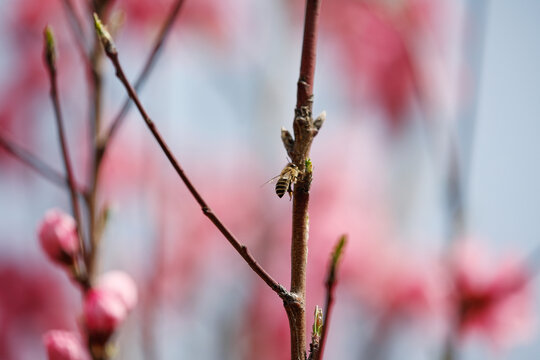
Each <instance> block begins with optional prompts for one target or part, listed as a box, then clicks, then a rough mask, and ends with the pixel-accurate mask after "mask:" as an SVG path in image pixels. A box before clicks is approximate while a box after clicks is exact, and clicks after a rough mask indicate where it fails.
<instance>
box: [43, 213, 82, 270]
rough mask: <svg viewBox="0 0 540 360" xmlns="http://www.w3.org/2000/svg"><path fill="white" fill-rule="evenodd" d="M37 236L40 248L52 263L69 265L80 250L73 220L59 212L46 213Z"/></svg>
mask: <svg viewBox="0 0 540 360" xmlns="http://www.w3.org/2000/svg"><path fill="white" fill-rule="evenodd" d="M38 236H39V241H40V243H41V247H42V248H43V250H44V251H45V253H47V255H48V256H49V257H50V258H51V259H52V260H53V261H57V262H59V263H63V264H71V263H72V259H73V257H74V256H75V255H76V254H77V253H78V252H79V250H80V247H79V239H78V236H77V226H76V224H75V220H73V218H72V217H71V216H69V215H67V214H65V213H63V212H62V211H60V210H57V209H51V210H49V211H47V213H46V214H45V217H44V218H43V220H42V222H41V224H40V226H39V229H38Z"/></svg>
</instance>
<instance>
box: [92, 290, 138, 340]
mask: <svg viewBox="0 0 540 360" xmlns="http://www.w3.org/2000/svg"><path fill="white" fill-rule="evenodd" d="M127 314H128V309H127V307H126V305H125V304H124V302H123V301H122V300H121V298H120V297H118V295H117V294H116V293H114V292H111V291H108V290H103V289H92V290H90V291H89V292H88V293H87V295H86V298H85V300H84V320H85V324H86V328H87V330H88V332H89V334H90V335H91V336H98V337H103V338H108V337H109V336H110V335H111V334H112V333H113V332H114V331H115V330H116V329H117V328H118V326H119V325H120V324H121V323H122V322H123V321H124V320H125V318H126V317H127Z"/></svg>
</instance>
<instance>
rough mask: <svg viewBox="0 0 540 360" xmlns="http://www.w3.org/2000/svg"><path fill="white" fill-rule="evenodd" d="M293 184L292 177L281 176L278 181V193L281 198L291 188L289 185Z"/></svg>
mask: <svg viewBox="0 0 540 360" xmlns="http://www.w3.org/2000/svg"><path fill="white" fill-rule="evenodd" d="M290 185H291V178H290V177H281V178H279V180H278V181H277V183H276V194H277V196H279V197H280V198H281V197H283V195H285V192H287V191H288V190H289V186H290Z"/></svg>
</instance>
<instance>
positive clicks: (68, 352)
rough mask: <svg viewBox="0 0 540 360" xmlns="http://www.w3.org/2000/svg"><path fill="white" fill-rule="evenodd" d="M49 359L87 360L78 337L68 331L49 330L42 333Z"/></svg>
mask: <svg viewBox="0 0 540 360" xmlns="http://www.w3.org/2000/svg"><path fill="white" fill-rule="evenodd" d="M43 343H44V344H45V348H46V349H47V355H48V358H49V360H87V359H88V356H87V352H86V349H85V348H84V347H83V345H82V344H81V342H80V340H79V337H78V336H77V335H76V334H75V333H72V332H70V331H62V330H51V331H48V332H47V333H46V334H45V335H43Z"/></svg>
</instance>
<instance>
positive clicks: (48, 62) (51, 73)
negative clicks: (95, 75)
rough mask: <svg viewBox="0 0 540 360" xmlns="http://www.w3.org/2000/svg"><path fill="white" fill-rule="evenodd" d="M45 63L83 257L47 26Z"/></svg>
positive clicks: (52, 41) (77, 209)
mask: <svg viewBox="0 0 540 360" xmlns="http://www.w3.org/2000/svg"><path fill="white" fill-rule="evenodd" d="M44 36H45V50H44V55H45V64H46V67H47V71H48V73H49V78H50V83H51V101H52V103H53V108H54V114H55V117H56V124H57V127H58V137H59V140H60V146H61V148H62V157H63V159H64V166H65V168H66V174H67V179H68V184H69V193H70V196H71V206H72V208H73V217H74V218H75V221H76V222H77V231H78V234H79V242H80V248H81V256H82V257H83V258H84V254H85V243H84V238H83V236H82V235H83V231H82V222H81V214H80V208H79V199H78V197H77V188H76V184H75V177H74V175H73V170H72V168H71V161H70V156H69V150H68V147H67V142H66V135H65V131H64V121H63V118H62V111H61V109H60V100H59V97H58V86H57V76H56V65H55V57H56V55H55V48H54V38H53V35H52V31H51V29H50V28H49V27H46V28H45V31H44Z"/></svg>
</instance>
